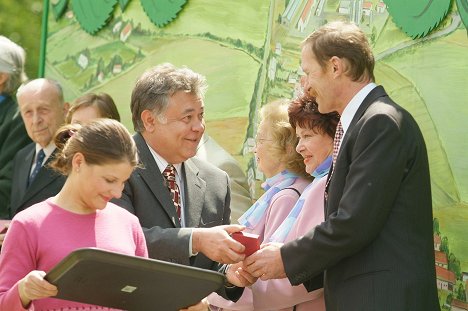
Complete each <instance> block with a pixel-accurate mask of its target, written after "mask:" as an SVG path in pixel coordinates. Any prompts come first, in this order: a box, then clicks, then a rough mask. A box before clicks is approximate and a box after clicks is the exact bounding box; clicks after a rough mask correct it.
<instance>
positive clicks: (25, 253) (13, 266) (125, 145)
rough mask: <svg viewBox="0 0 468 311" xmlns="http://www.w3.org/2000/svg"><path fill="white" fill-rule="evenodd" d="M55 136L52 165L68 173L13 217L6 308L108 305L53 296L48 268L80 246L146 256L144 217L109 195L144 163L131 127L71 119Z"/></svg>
mask: <svg viewBox="0 0 468 311" xmlns="http://www.w3.org/2000/svg"><path fill="white" fill-rule="evenodd" d="M55 144H56V146H57V148H58V149H59V150H60V153H59V155H58V156H57V157H56V159H55V160H54V162H53V163H52V167H53V168H54V169H56V170H57V171H59V172H60V173H62V174H64V175H66V176H67V179H66V182H65V184H64V186H63V188H62V189H61V191H60V192H59V193H58V194H57V195H56V196H55V197H51V198H49V199H47V200H46V201H43V202H41V203H38V204H36V205H33V206H31V207H30V208H28V209H26V210H24V211H22V212H20V213H18V214H17V215H16V216H15V217H14V218H13V220H12V222H11V225H10V228H9V229H8V232H7V234H6V237H5V241H4V243H3V247H2V253H1V255H0V271H1V273H0V309H1V310H26V309H36V310H84V309H86V310H106V308H102V307H97V306H93V305H87V304H82V303H77V302H71V301H66V300H60V299H54V298H49V297H53V296H55V295H56V294H57V290H58V289H57V287H55V286H54V285H52V284H50V283H49V282H47V281H46V280H44V276H45V274H46V272H47V271H49V270H50V269H51V268H53V267H54V266H55V265H56V264H57V263H58V262H59V261H60V260H62V259H63V258H64V257H65V256H67V255H68V254H69V253H70V252H72V251H74V250H76V249H78V248H82V247H97V248H101V249H106V250H110V251H114V252H119V253H123V254H127V255H133V256H142V257H148V251H147V249H146V243H145V237H144V235H143V231H142V229H141V226H140V223H139V221H138V219H137V218H136V217H135V216H134V215H132V214H130V213H129V212H127V211H126V210H124V209H122V208H120V207H118V206H117V205H114V204H113V203H110V202H109V201H110V200H111V199H112V198H119V197H120V196H121V194H122V189H123V185H124V182H125V181H126V180H127V179H128V178H129V176H130V174H131V172H132V171H133V169H134V168H135V166H136V165H137V164H138V157H137V151H136V147H135V144H134V142H133V139H132V137H131V135H130V133H129V132H128V131H127V129H125V127H124V126H123V125H122V124H120V123H119V122H118V121H115V120H110V119H100V120H97V121H93V122H91V123H89V124H87V125H85V126H82V125H80V124H71V125H66V126H64V127H62V128H61V129H59V131H58V132H57V134H56V136H55ZM107 310H108V309H107Z"/></svg>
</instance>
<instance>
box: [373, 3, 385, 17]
mask: <svg viewBox="0 0 468 311" xmlns="http://www.w3.org/2000/svg"><path fill="white" fill-rule="evenodd" d="M386 9H387V5H386V4H385V3H384V2H383V1H380V2H379V3H377V5H376V6H375V10H376V11H377V13H378V14H382V13H385V10H386Z"/></svg>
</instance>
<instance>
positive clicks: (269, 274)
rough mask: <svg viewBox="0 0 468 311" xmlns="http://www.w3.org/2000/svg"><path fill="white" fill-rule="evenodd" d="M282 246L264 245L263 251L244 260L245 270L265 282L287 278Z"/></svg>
mask: <svg viewBox="0 0 468 311" xmlns="http://www.w3.org/2000/svg"><path fill="white" fill-rule="evenodd" d="M281 246H283V244H282V243H267V244H264V245H262V247H261V249H259V250H258V251H257V252H255V253H254V254H252V255H251V256H249V257H247V258H246V259H245V260H244V269H245V270H246V271H248V272H249V273H250V274H252V275H253V276H254V277H257V278H260V279H261V280H263V281H266V280H270V279H283V278H285V277H286V273H285V272H284V264H283V259H282V258H281V252H280V248H281Z"/></svg>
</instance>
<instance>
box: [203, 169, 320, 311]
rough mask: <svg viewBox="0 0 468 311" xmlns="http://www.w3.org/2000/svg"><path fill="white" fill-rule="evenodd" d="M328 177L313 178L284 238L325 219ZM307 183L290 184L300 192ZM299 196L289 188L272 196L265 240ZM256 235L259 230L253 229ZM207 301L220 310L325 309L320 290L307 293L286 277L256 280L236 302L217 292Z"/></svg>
mask: <svg viewBox="0 0 468 311" xmlns="http://www.w3.org/2000/svg"><path fill="white" fill-rule="evenodd" d="M326 179H327V177H326V176H324V177H322V178H321V179H320V180H316V181H314V185H312V186H311V187H309V189H308V191H307V194H304V195H307V197H306V198H305V202H304V207H303V208H302V211H301V213H300V214H299V216H298V218H297V220H296V222H295V223H294V225H293V227H292V228H291V230H290V232H289V234H288V236H287V237H286V240H285V241H284V242H285V243H286V242H289V241H291V240H294V239H296V238H298V237H300V236H302V235H304V234H305V233H306V232H308V231H309V230H311V229H312V228H314V227H315V226H316V225H318V224H320V223H321V222H322V221H323V220H324V206H323V202H324V201H323V200H324V197H323V195H324V191H325V182H326ZM306 186H307V182H304V181H303V180H302V181H299V182H298V183H297V184H293V185H292V186H291V187H294V188H296V189H298V190H299V191H301V192H302V191H303V189H304V188H305V187H306ZM297 199H298V195H297V193H295V192H294V191H292V190H288V191H280V192H278V193H277V194H276V196H275V197H273V200H272V202H271V204H270V207H269V210H268V212H267V213H266V217H265V227H264V241H268V239H269V237H270V236H271V235H272V234H273V233H274V232H275V231H276V229H277V228H278V227H279V226H280V225H281V223H282V222H283V220H284V219H285V218H286V216H288V214H289V212H290V211H291V209H292V208H293V207H294V204H295V203H296V201H297ZM253 233H257V234H259V232H253ZM208 301H209V302H210V303H211V304H213V305H215V306H218V307H221V308H222V310H255V311H257V310H258V311H261V310H278V311H280V310H281V311H289V310H293V307H294V306H296V310H298V311H299V310H301V311H305V310H307V311H324V310H325V302H324V299H323V289H319V290H316V291H313V292H310V293H308V292H307V290H306V289H305V288H304V286H302V285H300V286H291V284H290V283H289V280H288V279H280V280H268V281H262V280H260V279H258V280H257V282H255V283H254V284H253V285H252V286H251V287H247V288H245V289H244V293H243V295H242V297H241V298H240V299H239V301H238V302H236V303H233V302H231V301H227V300H225V299H223V298H222V297H220V296H218V295H217V294H211V295H210V296H209V297H208Z"/></svg>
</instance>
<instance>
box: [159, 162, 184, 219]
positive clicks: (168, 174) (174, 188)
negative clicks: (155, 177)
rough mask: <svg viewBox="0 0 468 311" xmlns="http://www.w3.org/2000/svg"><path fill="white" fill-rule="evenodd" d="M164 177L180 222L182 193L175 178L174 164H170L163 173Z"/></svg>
mask: <svg viewBox="0 0 468 311" xmlns="http://www.w3.org/2000/svg"><path fill="white" fill-rule="evenodd" d="M163 176H164V178H165V179H166V186H167V188H168V189H169V192H170V193H171V197H172V201H173V202H174V207H175V210H176V213H177V216H178V217H179V221H180V191H179V186H178V185H177V182H176V178H175V167H174V165H172V164H168V165H167V167H166V169H165V170H164V171H163Z"/></svg>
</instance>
